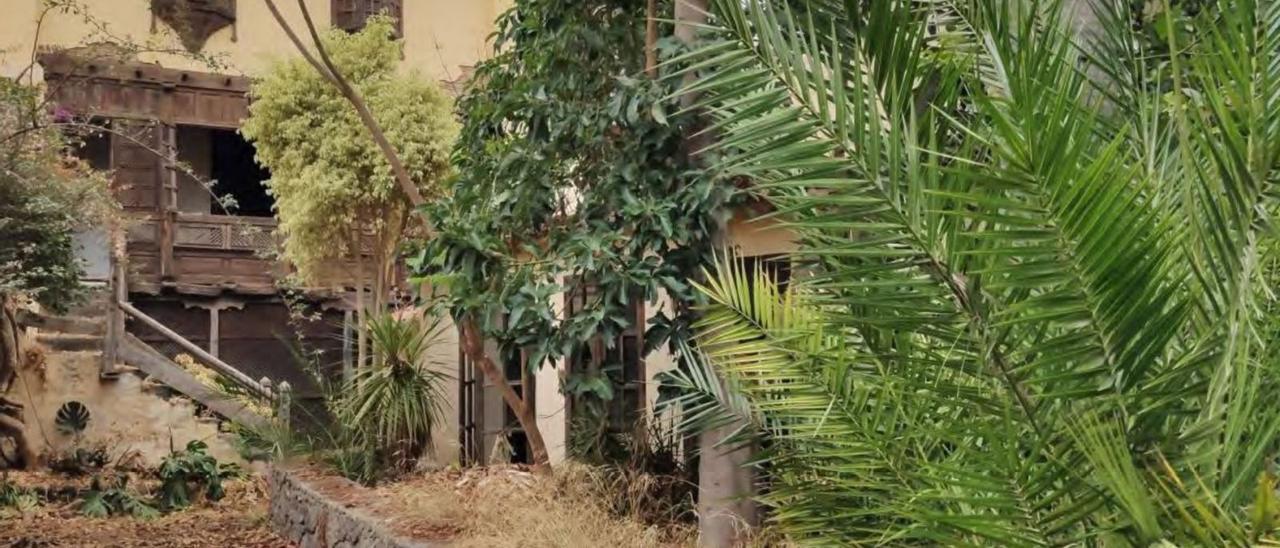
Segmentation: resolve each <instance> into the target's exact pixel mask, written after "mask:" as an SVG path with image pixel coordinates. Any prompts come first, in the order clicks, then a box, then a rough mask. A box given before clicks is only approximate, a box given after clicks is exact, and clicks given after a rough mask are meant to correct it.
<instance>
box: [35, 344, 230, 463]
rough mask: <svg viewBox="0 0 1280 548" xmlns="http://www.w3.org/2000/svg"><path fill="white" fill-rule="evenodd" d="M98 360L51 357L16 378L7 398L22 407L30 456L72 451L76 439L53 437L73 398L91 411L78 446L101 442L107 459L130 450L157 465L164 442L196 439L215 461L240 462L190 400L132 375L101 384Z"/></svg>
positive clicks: (78, 355) (79, 355)
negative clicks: (152, 388) (167, 393)
mask: <svg viewBox="0 0 1280 548" xmlns="http://www.w3.org/2000/svg"><path fill="white" fill-rule="evenodd" d="M28 344H31V343H28ZM101 360H102V358H101V356H100V354H98V353H96V352H49V353H48V354H47V357H46V360H45V363H44V366H43V367H42V368H39V369H27V370H23V371H21V372H20V373H19V375H18V380H17V382H15V383H14V386H13V388H12V389H11V391H10V392H9V397H11V398H13V399H15V400H17V401H18V402H20V403H22V404H23V405H24V407H25V409H24V410H23V411H24V417H23V422H24V423H25V424H27V435H28V438H29V439H30V440H31V442H32V443H33V444H34V445H35V448H36V451H38V452H40V453H42V454H43V455H45V456H46V457H51V456H52V455H56V454H59V453H62V452H65V451H67V450H70V449H73V448H74V447H76V443H77V440H76V438H75V437H74V436H71V435H68V434H63V433H61V432H59V431H58V426H57V423H56V421H55V418H56V416H57V413H58V408H60V407H62V405H63V404H65V403H67V402H69V401H78V402H80V403H82V404H84V405H85V407H87V408H88V409H89V425H88V428H87V429H86V430H85V432H84V433H83V435H82V436H81V439H80V440H79V441H78V443H79V444H80V447H96V446H98V445H102V446H104V447H105V448H106V449H107V450H108V452H109V453H110V456H111V457H112V458H118V457H120V456H121V455H122V454H123V453H125V452H132V451H136V452H137V454H138V456H139V457H140V458H141V459H142V463H143V464H146V465H149V466H155V465H158V464H159V463H160V461H161V460H162V459H164V457H165V456H166V455H168V454H169V448H170V443H172V446H173V447H176V448H179V449H181V448H183V447H185V446H186V445H187V442H190V441H192V440H202V441H204V442H205V443H207V444H208V445H209V454H211V455H213V456H214V457H216V458H217V459H218V460H220V461H224V462H239V461H240V460H241V459H240V457H239V454H238V453H237V452H236V450H235V448H234V447H233V446H232V444H231V442H230V439H231V438H230V436H228V435H220V434H219V432H218V426H217V423H216V422H213V421H211V420H203V419H198V418H197V417H196V414H195V413H196V408H195V404H193V403H192V402H191V400H188V399H185V398H181V397H171V398H167V399H166V398H164V397H161V396H160V395H159V394H157V393H155V392H152V391H150V390H149V389H147V388H145V387H144V381H143V380H142V379H141V378H139V377H138V376H137V375H134V374H132V373H124V374H122V375H120V377H119V378H117V379H116V380H113V381H102V380H100V379H99V378H98V372H99V370H100V368H101Z"/></svg>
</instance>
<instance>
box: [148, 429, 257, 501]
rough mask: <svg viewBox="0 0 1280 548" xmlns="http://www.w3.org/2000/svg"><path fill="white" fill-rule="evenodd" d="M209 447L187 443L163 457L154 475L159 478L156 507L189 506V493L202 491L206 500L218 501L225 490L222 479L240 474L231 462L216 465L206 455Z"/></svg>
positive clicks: (193, 442)
mask: <svg viewBox="0 0 1280 548" xmlns="http://www.w3.org/2000/svg"><path fill="white" fill-rule="evenodd" d="M208 449H209V446H208V445H206V444H205V443H204V442H202V441H199V440H192V441H191V442H189V443H187V447H186V449H184V450H182V451H174V452H172V453H170V454H169V456H167V457H165V458H164V461H163V462H161V463H160V468H159V469H158V470H157V471H156V474H157V475H158V476H159V478H160V491H159V493H158V496H157V503H158V504H159V505H160V508H163V509H165V510H173V509H177V508H185V507H187V506H190V505H191V499H192V496H191V493H192V492H193V491H198V490H203V493H204V497H205V499H206V500H210V501H217V500H221V499H222V497H223V495H225V494H226V493H225V491H224V490H223V488H222V482H223V480H226V479H230V478H234V477H236V476H239V475H240V467H239V466H236V465H235V464H219V463H218V459H215V458H214V457H213V456H211V455H209V453H208V452H207V451H208Z"/></svg>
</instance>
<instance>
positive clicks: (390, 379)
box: [336, 314, 447, 481]
mask: <svg viewBox="0 0 1280 548" xmlns="http://www.w3.org/2000/svg"><path fill="white" fill-rule="evenodd" d="M368 331H369V340H370V341H371V342H372V348H373V353H374V355H375V359H374V365H372V366H370V367H367V368H364V369H361V370H360V371H357V372H356V374H355V375H354V376H352V378H351V379H350V380H349V381H348V382H347V384H346V386H345V388H344V390H343V395H342V397H341V398H340V399H339V400H338V401H337V402H336V403H337V405H336V411H337V415H338V420H340V421H342V423H343V424H344V428H345V429H347V430H348V431H349V433H350V434H351V435H350V438H351V439H349V440H347V441H348V442H349V445H350V446H351V447H352V448H353V450H354V451H355V454H360V455H367V456H368V457H369V458H367V459H361V460H360V462H362V463H364V466H361V467H360V468H361V469H363V470H364V471H363V472H360V473H358V474H356V475H357V476H359V479H362V480H364V481H373V480H375V479H377V477H376V476H377V475H378V473H379V472H378V468H380V467H384V466H390V467H391V468H393V469H395V470H405V469H407V468H408V467H411V466H412V465H413V464H414V463H416V462H417V460H418V459H419V458H420V457H421V456H422V455H423V454H425V453H426V452H427V451H429V450H430V449H431V441H432V440H431V436H432V433H433V432H434V431H435V429H436V427H437V425H438V424H439V423H440V420H441V418H442V416H443V413H444V407H443V406H444V401H445V400H444V393H443V391H442V390H443V386H444V380H445V379H446V378H447V375H446V374H444V373H442V372H440V370H439V369H438V368H433V367H432V365H433V364H432V363H431V361H430V359H431V357H430V355H429V351H430V348H431V347H432V346H433V345H435V344H437V343H438V342H439V340H440V337H441V336H442V334H443V326H442V324H441V321H440V319H439V318H438V317H436V316H428V317H427V318H426V319H419V318H401V317H396V316H394V315H391V314H386V315H382V316H378V317H375V318H373V319H372V320H370V322H369V325H368Z"/></svg>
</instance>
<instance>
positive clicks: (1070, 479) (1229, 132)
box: [674, 0, 1280, 546]
mask: <svg viewBox="0 0 1280 548" xmlns="http://www.w3.org/2000/svg"><path fill="white" fill-rule="evenodd" d="M1145 4H1146V6H1147V11H1145V12H1143V14H1142V15H1141V17H1143V18H1144V19H1143V20H1142V21H1139V22H1135V21H1134V19H1133V18H1134V12H1133V11H1131V2H1128V1H1118V0H1116V1H1112V0H1107V1H1104V2H1101V3H1098V4H1096V5H1094V12H1095V13H1096V15H1097V17H1081V18H1076V17H1066V16H1065V15H1063V12H1064V11H1065V10H1064V9H1063V6H1061V5H1059V4H1058V3H1056V2H1020V1H1016V0H1015V1H1000V0H970V1H965V2H958V1H952V2H948V1H938V0H884V1H876V2H858V1H850V2H836V1H823V0H810V1H793V2H785V3H782V2H768V1H765V0H716V1H715V2H713V19H712V23H713V24H712V25H709V27H708V28H707V29H706V31H705V36H706V39H707V42H706V43H705V44H704V45H703V46H702V47H700V48H698V49H696V50H694V51H692V52H690V53H688V54H684V55H682V56H681V57H679V58H678V59H676V60H675V61H674V62H676V63H681V64H683V65H684V66H685V67H687V68H686V69H685V70H684V72H683V73H682V74H681V75H680V76H683V75H685V74H696V76H697V78H691V79H690V80H692V81H693V82H694V83H693V84H691V85H690V86H688V87H687V88H686V89H685V90H684V91H685V92H686V93H697V94H698V95H699V97H700V99H699V100H698V101H697V104H696V105H695V107H696V108H700V109H704V111H705V112H707V113H709V116H710V118H711V122H710V131H712V132H714V133H715V134H716V135H717V142H716V144H714V145H713V146H712V147H711V149H710V150H707V151H704V157H705V158H707V160H708V161H709V162H710V169H711V170H712V172H713V173H714V174H715V175H718V176H725V177H735V178H739V179H741V180H748V181H751V183H752V185H753V186H752V188H753V191H755V192H759V193H760V194H761V195H763V196H764V197H765V198H767V199H768V200H769V201H770V202H772V203H773V204H775V206H776V215H777V217H778V218H779V219H781V220H782V221H784V223H785V224H786V225H787V226H788V227H789V228H790V229H791V230H793V231H794V232H795V233H796V234H797V237H798V238H799V241H800V243H801V249H800V250H799V251H798V252H797V254H796V257H795V259H796V260H797V262H798V263H799V265H800V266H801V268H798V271H799V272H800V273H799V274H797V275H796V279H795V280H794V282H793V283H792V284H790V287H789V289H788V291H787V292H784V293H780V292H779V291H777V290H776V289H774V288H773V287H772V286H771V284H769V282H768V281H767V280H766V279H764V278H757V279H749V278H748V277H747V276H746V275H745V274H744V273H743V269H741V268H740V267H737V266H734V265H735V262H734V261H732V260H727V259H726V260H725V261H724V262H723V264H722V266H721V267H720V268H719V270H718V271H717V272H713V273H711V274H710V276H709V281H708V282H707V283H706V284H705V285H704V286H703V288H702V289H703V291H704V292H705V294H706V295H707V296H708V297H709V298H710V301H711V303H712V304H711V305H710V306H709V307H708V308H707V309H706V310H705V311H704V314H705V316H704V318H703V320H702V322H701V324H700V325H699V327H698V329H699V334H698V339H697V340H698V343H699V344H698V348H697V349H696V350H697V352H698V353H700V355H698V356H691V357H692V358H695V359H692V360H689V361H690V362H691V363H692V364H693V365H694V366H695V367H694V368H693V369H692V370H689V371H685V372H683V373H681V374H680V375H678V376H679V377H680V378H681V379H682V380H683V382H684V384H686V388H690V389H691V391H689V392H686V396H685V397H684V399H683V400H682V401H683V403H686V404H689V405H688V406H687V407H686V411H689V413H688V414H689V416H692V417H693V418H694V419H696V420H695V421H693V422H694V423H701V424H707V423H715V422H716V421H717V420H719V419H721V418H722V416H723V414H724V413H731V414H733V415H734V416H737V417H739V418H744V417H745V418H747V419H748V420H749V422H750V423H751V424H753V425H754V427H755V429H756V430H757V433H758V434H759V435H762V436H764V437H766V438H767V439H768V443H767V444H765V445H767V446H768V447H769V450H768V451H767V452H766V453H764V454H762V455H761V458H762V459H763V460H765V461H767V462H768V463H769V467H768V469H769V471H770V472H769V473H770V479H771V482H772V485H771V487H770V489H769V490H768V491H767V495H765V496H764V497H763V498H764V501H765V502H766V503H768V504H770V505H771V506H772V507H773V509H774V510H773V512H772V519H774V520H775V521H776V522H777V523H778V524H779V526H780V527H781V528H783V529H784V530H785V531H786V532H788V533H789V534H790V535H791V536H792V538H793V539H795V540H798V541H811V542H814V543H820V544H841V545H850V544H873V545H910V544H928V545H936V544H943V545H975V544H978V545H982V544H994V545H1006V546H1023V545H1026V546H1037V545H1105V546H1148V545H1154V544H1162V543H1165V544H1167V543H1175V544H1180V545H1200V546H1221V545H1252V544H1265V543H1274V542H1275V539H1276V538H1277V533H1276V527H1277V512H1278V510H1280V506H1278V505H1277V503H1276V496H1277V495H1276V492H1275V491H1276V480H1275V477H1274V476H1273V473H1272V467H1273V465H1274V463H1275V457H1276V453H1277V449H1278V447H1277V445H1278V444H1277V432H1278V427H1280V405H1276V402H1275V401H1274V395H1275V394H1277V393H1280V392H1278V390H1280V338H1278V336H1280V321H1278V320H1277V319H1276V317H1275V314H1276V312H1277V304H1280V303H1278V302H1277V300H1276V297H1275V295H1274V294H1273V292H1272V288H1273V285H1274V282H1275V280H1277V277H1276V273H1277V270H1276V261H1277V258H1280V255H1277V253H1276V250H1277V247H1276V238H1275V232H1274V228H1273V226H1272V222H1271V219H1272V216H1273V215H1274V214H1275V213H1276V211H1277V201H1276V190H1277V188H1276V185H1277V183H1278V182H1280V2H1269V1H1268V2H1262V1H1250V0H1239V1H1234V0H1233V1H1228V0H1222V1H1216V2H1215V1H1212V0H1210V1H1205V2H1197V3H1196V4H1197V8H1198V9H1196V10H1186V9H1183V8H1182V7H1176V8H1175V9H1169V7H1168V6H1167V5H1161V3H1158V2H1157V3H1151V2H1147V3H1145ZM1072 7H1073V8H1079V7H1080V6H1072ZM1160 8H1164V9H1160ZM1094 19H1096V21H1094ZM1077 23H1079V24H1080V25H1083V26H1076V24H1077ZM1137 23H1141V24H1137ZM1144 25H1145V26H1147V27H1150V26H1151V25H1164V26H1165V31H1164V32H1158V33H1155V34H1154V36H1157V37H1159V39H1160V40H1163V41H1164V43H1163V44H1160V45H1159V46H1160V47H1155V46H1154V45H1152V44H1151V42H1150V37H1151V36H1152V34H1150V33H1146V32H1144V31H1143V30H1142V29H1143V28H1144ZM1273 344H1276V345H1277V346H1273ZM703 359H705V362H706V363H708V364H709V365H710V367H712V368H714V370H715V371H716V372H717V373H718V374H719V375H720V376H721V377H723V381H724V385H723V386H722V385H721V384H720V381H717V380H716V379H715V378H714V376H713V375H711V374H709V373H708V372H707V371H698V370H697V367H696V365H697V364H698V363H702V361H700V360H703ZM725 387H727V389H726V388H725ZM698 390H701V392H698ZM717 402H719V403H717ZM744 402H745V405H744ZM690 410H691V411H690Z"/></svg>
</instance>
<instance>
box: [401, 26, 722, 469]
mask: <svg viewBox="0 0 1280 548" xmlns="http://www.w3.org/2000/svg"><path fill="white" fill-rule="evenodd" d="M661 4H662V6H661V7H662V11H663V12H665V13H670V8H671V4H670V3H665V2H664V3H661ZM645 8H646V5H645V2H643V1H640V0H629V1H624V0H598V1H592V2H588V3H586V4H584V3H583V2H575V1H567V0H520V1H518V2H516V3H515V6H514V7H513V8H512V9H511V10H510V11H508V12H507V13H505V14H504V15H503V16H502V17H501V18H499V20H498V23H497V25H498V30H497V33H496V34H495V39H494V43H495V44H494V48H495V49H494V52H495V53H494V56H493V57H492V58H490V59H488V60H486V61H484V62H482V63H480V65H479V66H478V67H477V68H476V72H475V76H474V78H473V81H474V82H475V83H474V85H473V87H472V88H471V89H470V90H469V91H468V92H467V94H466V95H465V96H464V97H463V98H462V99H461V100H460V103H459V110H460V112H461V114H462V116H463V119H464V126H463V130H462V133H461V137H460V139H459V142H458V146H457V149H456V156H455V160H456V165H457V168H458V171H459V181H458V183H457V186H456V188H455V192H454V193H453V195H452V196H450V197H449V199H448V200H446V201H442V202H440V203H438V204H436V205H435V206H434V207H429V208H427V213H428V215H429V217H430V218H431V223H432V225H433V227H434V228H435V229H436V233H435V234H433V235H432V238H431V240H430V241H429V242H427V243H426V245H425V246H424V247H425V248H424V250H423V251H422V252H421V253H420V254H419V256H418V257H417V261H416V266H417V267H418V268H419V270H420V272H422V273H423V274H425V275H427V276H428V277H429V279H431V280H432V281H434V282H436V283H438V284H442V285H445V286H447V288H448V291H447V295H448V297H447V298H448V299H449V301H448V303H447V304H448V306H449V307H450V309H451V311H452V314H453V315H454V316H455V318H456V319H457V320H458V324H459V325H461V326H462V327H463V336H464V342H465V344H467V345H468V347H469V354H470V355H472V356H483V343H482V341H483V340H485V339H488V340H494V341H497V343H498V345H499V347H500V349H501V351H502V353H503V354H504V356H519V355H520V353H522V352H523V353H524V355H525V356H526V357H527V364H528V368H529V369H528V370H527V371H526V372H525V373H524V375H525V377H526V378H527V377H529V376H530V375H531V374H532V373H533V371H536V369H537V368H538V367H539V366H541V365H542V364H545V363H549V362H552V361H554V360H557V359H560V358H563V357H567V356H568V357H572V356H575V355H577V356H579V357H581V356H582V354H583V353H584V352H586V350H585V349H586V347H587V343H588V341H589V340H590V339H592V338H593V337H596V336H600V337H602V338H603V340H604V341H607V343H606V345H612V344H613V341H614V340H615V337H616V336H617V335H618V334H619V333H620V332H622V330H624V329H626V328H628V327H629V326H632V325H633V324H634V323H635V322H636V319H635V318H632V317H630V316H629V315H628V302H629V301H630V300H632V299H636V300H639V301H642V302H646V303H648V306H649V308H650V309H651V310H655V309H656V310H658V312H657V314H656V319H655V320H654V321H653V322H652V323H651V324H650V325H649V326H648V329H647V332H646V334H645V339H646V345H645V347H646V349H652V348H654V347H657V346H660V345H662V344H664V343H665V342H666V341H667V340H668V338H669V337H670V336H671V335H673V334H674V335H676V336H677V338H678V337H679V336H680V334H681V333H683V332H684V329H685V327H684V326H685V323H686V322H687V317H688V312H689V308H688V305H689V304H690V303H692V302H693V301H694V300H695V298H696V295H695V293H694V292H693V291H692V288H691V286H689V285H688V283H687V279H688V278H689V277H690V276H692V275H694V274H696V273H697V272H698V271H699V270H700V268H701V267H702V266H703V265H705V264H706V259H707V257H709V251H710V248H711V247H710V244H711V241H712V237H713V235H714V234H715V232H716V227H717V218H716V215H717V213H718V212H719V211H721V210H722V205H723V204H724V203H725V202H726V200H727V197H728V196H729V194H730V192H729V191H728V189H727V188H726V186H725V185H722V184H719V183H717V182H716V181H712V180H708V179H705V178H702V177H700V176H699V173H698V172H697V171H696V170H694V169H693V168H692V167H691V163H690V161H689V157H688V156H689V155H688V154H687V153H686V152H687V151H686V150H685V149H684V136H685V134H686V133H688V132H690V131H692V129H694V128H693V126H692V123H693V121H694V119H693V117H692V116H691V114H689V113H688V112H679V111H680V109H679V107H678V103H677V100H676V98H674V96H673V91H674V90H673V86H671V85H669V84H667V83H665V82H664V81H661V80H655V79H652V78H648V77H646V76H645V69H646V62H645V58H646V56H645V51H646V35H645V24H646V17H645ZM656 34H657V33H656V31H655V35H656ZM664 34H667V33H664ZM661 45H663V46H664V48H665V47H666V46H667V44H665V43H662V44H661ZM588 285H590V286H593V287H594V290H593V291H592V292H589V295H590V297H588V299H587V300H588V302H587V303H586V305H585V306H582V307H581V308H580V309H578V310H576V311H573V312H572V313H570V312H566V311H564V310H558V305H559V302H560V301H561V299H563V298H564V297H563V296H564V295H565V293H567V292H575V291H576V292H586V290H585V287H586V286H588ZM664 292H665V294H666V295H668V296H670V297H671V301H672V302H673V303H675V306H674V307H668V308H666V309H660V307H659V306H658V303H659V296H660V294H661V293H664ZM597 351H599V350H597ZM606 353H607V354H609V355H610V356H612V357H611V358H606V359H605V360H603V363H597V364H596V365H597V367H589V368H585V370H578V371H574V372H572V373H571V374H570V376H569V378H568V379H567V382H565V383H564V384H563V385H562V388H563V389H566V390H567V391H568V393H569V395H570V396H571V397H572V398H573V399H574V410H575V420H580V421H585V422H587V423H588V424H576V425H575V428H574V431H575V432H579V433H582V432H597V433H600V434H601V435H600V436H597V437H596V439H591V440H585V441H584V443H581V444H575V445H577V446H579V447H582V448H583V450H582V451H581V453H583V454H582V455H579V456H585V457H596V458H601V457H603V456H604V455H605V453H608V452H610V451H609V446H610V439H609V438H608V436H607V435H605V434H607V428H604V427H603V426H607V425H606V424H605V423H606V422H607V420H608V416H607V412H606V411H605V406H606V405H607V403H608V401H609V400H610V399H612V398H613V394H614V389H613V388H614V387H615V386H617V384H618V383H619V382H620V379H618V378H616V377H617V375H618V373H616V371H618V370H619V369H620V364H619V363H616V362H617V359H616V357H617V356H618V355H620V354H621V352H607V351H606ZM610 360H612V361H610ZM477 361H478V363H479V364H480V365H481V366H482V369H484V371H485V374H486V375H488V376H489V377H490V378H491V380H493V381H494V383H495V384H496V385H498V386H499V387H502V388H504V389H506V387H507V382H505V380H503V379H501V375H502V372H501V370H500V369H498V368H497V367H494V366H493V364H492V363H491V362H488V361H487V360H484V359H480V360H477ZM584 361H586V360H584ZM597 361H599V360H597ZM525 393H526V394H528V393H529V392H528V391H527V386H526V392H525ZM504 396H505V398H506V401H507V403H508V404H509V405H510V406H511V407H512V409H513V410H514V411H515V414H516V415H517V416H518V417H520V420H521V425H522V426H523V427H524V429H525V431H526V432H527V433H530V442H531V445H532V446H533V447H532V453H533V455H534V458H535V460H537V461H538V462H540V463H545V462H546V459H547V454H546V450H545V448H544V447H542V446H541V445H542V444H541V438H540V435H538V434H537V430H536V424H535V421H534V420H533V410H532V409H530V408H529V407H528V406H526V405H525V403H524V400H523V399H522V398H521V397H520V396H519V395H517V394H516V393H515V392H514V391H512V390H507V391H506V392H505V393H504Z"/></svg>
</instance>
